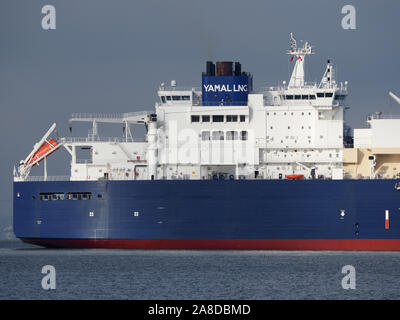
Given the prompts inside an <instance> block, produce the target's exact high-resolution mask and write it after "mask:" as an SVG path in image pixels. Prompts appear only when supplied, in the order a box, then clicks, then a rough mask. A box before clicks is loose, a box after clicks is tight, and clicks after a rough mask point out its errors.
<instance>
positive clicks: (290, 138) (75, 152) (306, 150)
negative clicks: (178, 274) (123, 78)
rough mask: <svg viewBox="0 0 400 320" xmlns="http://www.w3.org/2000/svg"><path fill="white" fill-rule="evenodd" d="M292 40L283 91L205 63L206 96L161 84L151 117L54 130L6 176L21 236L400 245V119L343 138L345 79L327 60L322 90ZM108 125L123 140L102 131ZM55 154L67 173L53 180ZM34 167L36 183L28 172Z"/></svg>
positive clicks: (245, 246)
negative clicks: (50, 162) (140, 130)
mask: <svg viewBox="0 0 400 320" xmlns="http://www.w3.org/2000/svg"><path fill="white" fill-rule="evenodd" d="M297 42H298V41H296V39H295V37H294V36H293V34H291V35H290V43H289V49H288V50H287V54H288V55H289V63H290V64H292V66H293V71H292V74H291V77H290V79H289V82H288V83H286V81H282V82H281V83H279V85H278V86H277V87H261V88H257V89H255V88H254V87H253V77H252V75H251V74H250V73H248V72H244V71H243V70H242V66H241V64H240V63H239V62H233V61H219V62H216V63H214V62H213V61H207V62H206V69H205V72H203V73H202V75H201V78H202V79H201V88H194V87H193V88H191V87H189V88H187V87H186V88H185V87H178V86H177V83H176V81H175V80H172V81H171V82H170V85H166V84H165V83H161V85H160V87H159V89H158V99H159V100H158V101H157V102H156V103H155V109H153V110H149V111H140V112H129V113H121V114H72V115H71V117H70V119H69V122H70V125H71V127H70V130H71V132H72V124H73V123H77V122H86V123H88V124H89V133H88V136H87V137H72V135H70V136H68V137H59V136H57V135H56V134H55V127H56V124H55V123H54V124H53V125H52V126H51V127H50V129H49V130H48V131H47V132H46V133H45V135H44V136H43V138H42V139H41V140H39V141H38V142H37V143H36V144H35V145H34V147H33V150H32V151H31V153H30V154H29V155H28V156H27V157H26V158H25V159H24V160H21V161H20V162H19V164H18V165H17V166H16V167H15V168H14V183H13V185H14V190H13V198H14V199H13V227H14V233H15V235H16V237H18V238H20V239H21V240H22V241H24V242H26V243H32V244H36V245H39V246H44V247H53V248H118V249H212V250H214V249H224V250H230V249H234V250H236V249H238V250H400V183H399V181H400V180H399V173H400V137H399V133H398V130H397V128H399V127H400V117H396V116H394V115H391V114H390V115H385V114H382V113H376V114H374V115H371V116H369V117H368V119H367V126H366V128H361V129H354V131H353V130H352V129H350V128H349V127H348V126H347V125H346V124H345V114H346V112H348V111H347V110H348V109H349V107H348V105H347V103H346V97H347V94H348V91H347V86H348V83H347V81H346V82H344V83H343V82H338V81H337V80H336V77H335V68H334V64H333V63H332V62H331V61H330V60H327V63H326V66H325V67H324V72H323V73H322V72H321V74H322V79H321V81H320V82H319V83H311V82H305V76H304V74H305V73H304V66H305V60H306V59H308V57H309V56H310V55H311V54H313V53H314V48H313V47H312V46H311V45H310V43H308V42H301V44H299V45H298V44H297ZM392 96H393V97H394V98H395V99H398V98H397V97H396V96H395V95H394V94H392ZM103 123H109V124H110V123H111V124H115V125H116V126H120V127H121V128H122V134H121V136H120V137H112V138H109V137H104V136H102V135H101V134H100V128H99V126H101V125H102V124H103ZM136 125H143V126H144V127H145V130H146V134H145V136H144V138H143V139H136V138H134V137H133V129H132V128H133V127H134V126H136ZM353 132H354V133H353ZM60 148H64V149H65V150H66V151H67V154H69V156H70V157H71V168H70V175H69V176H67V177H59V176H50V175H48V174H47V158H48V157H49V156H51V155H52V154H53V153H54V152H56V151H57V150H58V149H60ZM37 166H42V167H43V175H42V176H32V175H31V174H30V173H31V170H32V169H33V168H34V167H37ZM35 170H38V168H36V169H35Z"/></svg>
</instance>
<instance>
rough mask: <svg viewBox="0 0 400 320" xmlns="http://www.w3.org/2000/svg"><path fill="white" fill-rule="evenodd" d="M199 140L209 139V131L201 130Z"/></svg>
mask: <svg viewBox="0 0 400 320" xmlns="http://www.w3.org/2000/svg"><path fill="white" fill-rule="evenodd" d="M201 140H203V141H208V140H210V131H203V132H202V133H201Z"/></svg>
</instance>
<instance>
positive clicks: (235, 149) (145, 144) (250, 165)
mask: <svg viewBox="0 0 400 320" xmlns="http://www.w3.org/2000/svg"><path fill="white" fill-rule="evenodd" d="M287 53H288V54H289V55H290V59H291V60H292V61H293V63H294V68H293V73H292V76H291V78H290V79H289V83H288V84H286V82H285V81H284V82H283V83H282V84H281V85H280V86H279V87H267V88H264V89H260V90H254V91H252V92H249V93H248V101H247V104H246V105H226V103H224V105H220V104H219V105H209V104H208V105H204V104H203V103H202V90H201V89H199V88H179V87H177V86H176V82H175V81H172V82H171V86H166V85H165V84H162V85H161V86H160V88H159V90H158V96H159V98H160V100H159V102H157V103H156V105H155V111H145V112H136V113H126V114H119V115H93V114H76V115H73V116H72V117H71V119H70V121H71V122H76V121H86V122H89V123H91V124H92V129H91V130H90V132H89V135H88V137H85V138H60V139H58V143H59V145H62V146H63V147H64V148H65V149H66V150H67V151H68V152H69V153H70V155H71V177H70V178H71V180H98V179H112V180H121V179H127V180H158V179H285V177H286V176H287V175H293V174H295V175H303V176H304V177H305V178H327V179H330V178H333V179H342V177H343V174H342V172H343V116H344V107H345V105H344V101H345V97H346V95H347V82H345V83H344V84H342V83H337V82H336V80H335V73H334V67H333V65H332V63H331V62H330V61H329V60H328V63H327V65H326V68H325V72H324V73H323V77H322V80H321V82H320V83H319V84H316V83H307V82H305V79H304V64H305V59H306V58H307V57H308V55H310V54H312V53H313V50H312V47H311V45H310V44H309V43H307V42H306V43H304V45H303V46H302V47H298V46H297V42H296V40H295V39H294V37H293V35H292V34H291V41H290V49H289V50H288V52H287ZM104 122H105V123H118V124H121V125H123V128H124V131H123V132H124V137H123V138H101V137H100V135H99V131H98V124H100V123H104ZM132 124H143V125H145V126H146V128H147V135H146V137H145V139H144V141H135V140H134V139H133V138H132V135H131V125H132ZM82 150H84V151H86V157H85V158H81V157H80V156H79V154H80V153H81V151H82ZM38 162H39V161H38ZM38 162H37V163H35V164H38ZM24 168H25V165H24V164H23V163H21V165H20V167H19V169H18V170H16V174H15V176H16V179H22V180H24V179H26V178H27V176H28V174H29V171H30V168H29V170H27V169H24Z"/></svg>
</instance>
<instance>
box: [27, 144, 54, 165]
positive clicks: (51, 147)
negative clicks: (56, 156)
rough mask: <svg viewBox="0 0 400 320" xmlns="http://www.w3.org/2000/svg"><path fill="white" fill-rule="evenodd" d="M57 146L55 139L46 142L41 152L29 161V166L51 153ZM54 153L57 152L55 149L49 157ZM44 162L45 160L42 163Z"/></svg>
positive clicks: (36, 153)
mask: <svg viewBox="0 0 400 320" xmlns="http://www.w3.org/2000/svg"><path fill="white" fill-rule="evenodd" d="M57 145H58V143H57V141H55V140H53V139H49V140H47V141H46V142H44V143H43V144H42V146H41V147H40V148H39V150H38V151H36V152H35V153H34V155H33V156H32V158H31V160H29V161H28V163H27V164H31V163H33V162H35V161H37V160H38V159H40V158H41V157H43V156H44V155H45V154H46V153H47V152H49V151H50V150H52V149H54V148H55V147H56V146H57ZM54 151H56V150H55V149H54V150H53V151H52V152H50V153H49V154H48V155H50V154H52V153H53V152H54ZM42 160H43V159H41V160H40V161H42ZM40 161H39V162H40Z"/></svg>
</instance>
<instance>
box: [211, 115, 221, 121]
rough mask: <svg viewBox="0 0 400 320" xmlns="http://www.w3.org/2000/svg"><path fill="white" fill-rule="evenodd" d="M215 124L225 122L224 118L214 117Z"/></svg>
mask: <svg viewBox="0 0 400 320" xmlns="http://www.w3.org/2000/svg"><path fill="white" fill-rule="evenodd" d="M212 119H213V122H224V116H213V117H212Z"/></svg>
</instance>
